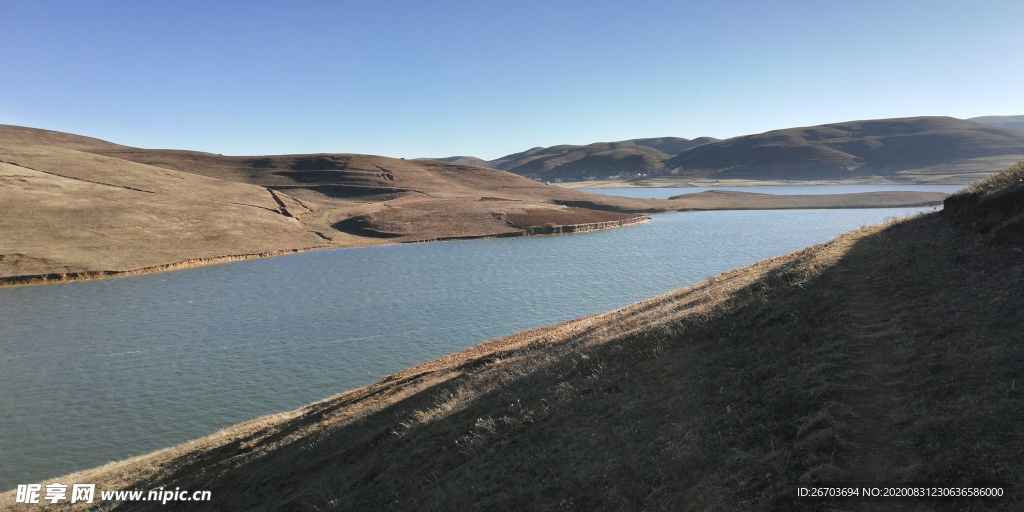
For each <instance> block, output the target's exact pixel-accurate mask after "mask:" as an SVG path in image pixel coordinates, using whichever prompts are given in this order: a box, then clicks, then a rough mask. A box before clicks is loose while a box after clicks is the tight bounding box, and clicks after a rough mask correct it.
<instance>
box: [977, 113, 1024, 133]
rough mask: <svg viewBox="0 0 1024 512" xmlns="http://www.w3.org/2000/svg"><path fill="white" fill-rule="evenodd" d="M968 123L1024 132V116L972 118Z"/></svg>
mask: <svg viewBox="0 0 1024 512" xmlns="http://www.w3.org/2000/svg"><path fill="white" fill-rule="evenodd" d="M968 121H971V122H973V123H979V124H984V125H988V126H995V127H996V128H1007V129H1010V130H1017V131H1019V132H1024V116H981V117H972V118H970V119H968Z"/></svg>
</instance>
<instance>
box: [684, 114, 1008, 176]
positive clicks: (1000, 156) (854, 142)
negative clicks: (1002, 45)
mask: <svg viewBox="0 0 1024 512" xmlns="http://www.w3.org/2000/svg"><path fill="white" fill-rule="evenodd" d="M1022 155H1024V133H1021V132H1017V131H1014V130H1006V129H1002V128H994V127H990V126H983V125H980V124H977V123H972V122H970V121H964V120H961V119H954V118H952V117H911V118H899V119H879V120H870V121H851V122H846V123H836V124H827V125H821V126H811V127H805V128H789V129H785V130H774V131H770V132H765V133H761V134H757V135H747V136H743V137H734V138H732V139H728V140H724V141H720V142H714V143H710V144H705V145H702V146H698V147H696V148H693V149H691V150H688V151H684V152H683V153H680V154H679V155H677V156H675V157H673V158H671V159H668V160H666V161H665V166H666V167H667V168H669V169H673V168H678V169H679V171H680V174H682V175H686V176H691V177H698V178H710V179H717V180H727V179H755V180H772V179H776V180H779V179H782V180H812V179H818V180H842V179H856V178H869V177H885V178H888V179H892V180H896V181H941V180H943V179H946V180H953V181H955V182H960V183H969V182H971V181H975V180H978V179H981V178H984V177H986V176H988V175H990V174H992V173H993V172H996V171H997V170H998V169H999V168H1003V169H1005V167H1006V166H1007V165H1009V163H1012V162H1015V161H1017V160H1020V159H1022V158H1024V157H1022ZM994 166H1002V167H994ZM958 180H959V181H958Z"/></svg>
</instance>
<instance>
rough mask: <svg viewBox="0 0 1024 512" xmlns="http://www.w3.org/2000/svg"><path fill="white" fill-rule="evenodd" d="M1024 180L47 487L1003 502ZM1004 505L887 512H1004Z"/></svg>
mask: <svg viewBox="0 0 1024 512" xmlns="http://www.w3.org/2000/svg"><path fill="white" fill-rule="evenodd" d="M1022 180H1024V167H1022V166H1017V167H1015V168H1014V169H1011V171H1009V172H1008V173H1006V174H1003V175H1001V176H1000V177H999V178H998V179H995V180H991V181H989V182H987V183H983V184H980V185H979V186H978V187H975V188H974V189H973V190H972V191H969V192H967V193H965V194H963V195H959V196H955V197H952V198H950V200H949V201H948V204H949V207H948V210H947V211H944V212H940V213H932V214H928V215H923V216H919V217H916V218H912V219H908V220H903V221H899V222H894V223H891V224H889V225H887V226H877V227H870V228H864V229H861V230H859V231H855V232H851V233H848V234H846V235H844V236H841V237H839V238H837V239H835V240H833V241H831V242H828V243H825V244H821V245H817V246H814V247H810V248H807V249H805V250H802V251H800V252H797V253H793V254H789V255H786V256H782V257H779V258H775V259H771V260H766V261H763V262H761V263H758V264H756V265H753V266H750V267H747V268H744V269H739V270H735V271H732V272H728V273H725V274H722V275H721V276H717V277H715V278H712V279H709V280H707V281H705V282H702V283H699V284H696V285H693V286H690V287H687V288H682V289H680V290H677V291H675V292H673V293H670V294H667V295H664V296H661V297H657V298H654V299H650V300H647V301H644V302H640V303H637V304H634V305H632V306H629V307H626V308H623V309H621V310H618V311H613V312H610V313H604V314H600V315H595V316H592V317H586V318H581V319H578V320H574V321H570V322H566V323H563V324H559V325H556V326H552V327H547V328H543V329H538V330H535V331H530V332H526V333H521V334H517V335H515V336H511V337H509V338H505V339H501V340H494V341H490V342H487V343H484V344H482V345H480V346H478V347H474V348H472V349H469V350H466V351H464V352H461V353H458V354H455V355H452V356H449V357H446V358H443V359H440V360H438V361H434V362H431V363H427V364H424V365H420V366H417V367H415V368H411V369H409V370H406V371H404V372H401V373H398V374H395V375H392V376H389V377H387V378H385V379H383V380H381V381H380V382H378V383H377V384H374V385H372V386H369V387H366V388H362V389H358V390H354V391H350V392H347V393H344V394H341V395H338V396H336V397H333V398H330V399H327V400H324V401H322V402H318V403H315V404H312V405H310V406H308V407H306V408H303V409H300V410H297V411H292V412H288V413H282V414H278V415H275V416H268V417H265V418H260V419H258V420H254V421H252V422H249V423H245V424H242V425H238V426H236V427H232V428H229V429H226V430H224V431H222V432H219V433H217V434H215V435H212V436H209V437H206V438H203V439H199V440H196V441H194V442H191V443H187V444H184V445H181V446H178V447H174V448H170V449H167V450H163V451H160V452H155V453H153V454H150V455H146V456H142V457H138V458H135V459H131V460H128V461H124V462H119V463H113V464H110V465H108V466H104V467H101V468H96V469H93V470H89V471H85V472H81V473H78V474H75V475H70V476H67V477H62V478H61V479H60V481H65V480H68V481H88V482H96V483H97V486H98V488H101V489H114V488H120V489H154V488H158V487H165V488H171V487H181V488H182V489H190V490H191V489H203V490H211V491H212V496H213V501H212V502H209V503H191V504H190V508H191V509H194V510H324V509H338V510H452V509H473V510H524V509H529V510H556V509H570V510H612V509H614V510H621V509H628V510H649V509H659V510H825V509H834V508H836V507H839V508H840V509H843V510H881V509H885V510H893V509H899V508H900V506H901V505H900V504H892V503H889V504H879V503H856V502H853V503H851V502H843V503H838V502H833V503H827V502H823V501H813V500H801V499H798V498H796V496H795V494H796V486H797V485H800V484H802V485H808V484H812V483H826V482H854V481H860V482H882V481H902V482H922V483H931V484H935V485H951V486H952V485H970V484H974V483H981V482H1004V483H1007V484H1011V485H1019V483H1020V481H1021V480H1022V479H1024V466H1022V465H1021V464H1020V462H1021V460H1024V436H1022V435H1021V427H1020V421H1019V419H1020V412H1019V411H1020V410H1021V409H1022V408H1024V387H1022V386H1021V383H1019V382H1016V381H1017V380H1020V379H1021V372H1022V370H1024V345H1022V344H1021V340H1022V339H1024V326H1022V324H1021V322H1020V321H1019V320H1020V313H1019V312H1020V311H1021V310H1022V309H1024V256H1022V254H1024V252H1022V251H1024V249H1022V247H1021V242H1020V240H1021V239H1020V238H1019V235H1020V233H1021V226H1022V225H1024V224H1022V221H1024V208H1022V205H1024V201H1021V200H1020V197H1018V196H1019V195H1020V192H1021V190H1024V189H1022V188H1021V183H1024V181H1022ZM1010 491H1011V492H1010V493H1009V495H1008V497H1006V498H1004V499H1002V500H999V501H992V502H972V503H967V502H965V501H964V500H958V501H950V502H942V501H929V502H924V503H907V504H903V505H904V506H903V509H906V510H968V509H969V510H975V509H978V510H980V509H984V510H1007V511H1009V510H1020V509H1021V508H1022V506H1024V501H1022V498H1021V497H1020V495H1019V494H1018V493H1015V492H1012V491H1013V489H1012V488H1011V489H1010ZM0 499H2V500H5V501H3V503H5V504H6V503H10V502H11V500H12V499H13V491H11V492H8V493H6V494H5V495H3V496H2V498H0ZM39 508H40V509H45V508H46V507H43V506H40V507H39ZM112 508H114V509H131V510H136V509H138V510H142V509H160V510H162V509H163V506H162V505H156V504H151V503H134V504H129V503H125V504H123V505H121V506H120V507H117V506H115V507H112Z"/></svg>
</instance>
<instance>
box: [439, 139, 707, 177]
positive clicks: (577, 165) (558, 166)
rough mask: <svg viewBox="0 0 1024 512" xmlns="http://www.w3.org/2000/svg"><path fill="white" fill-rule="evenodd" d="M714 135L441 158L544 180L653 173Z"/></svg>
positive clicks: (537, 148) (539, 148) (634, 140)
mask: <svg viewBox="0 0 1024 512" xmlns="http://www.w3.org/2000/svg"><path fill="white" fill-rule="evenodd" d="M717 140H718V139H714V138H711V137H699V138H696V139H693V140H690V139H683V138H680V137H660V138H650V139H632V140H625V141H620V142H598V143H594V144H588V145H585V146H574V145H561V146H552V147H549V148H542V147H536V148H533V149H528V150H526V151H523V152H520V153H514V154H511V155H506V156H503V157H501V158H497V159H495V160H490V161H485V160H481V159H479V158H475V157H465V156H454V157H447V158H438V159H435V160H440V161H444V162H458V163H473V164H475V165H482V166H486V167H490V168H492V169H499V170H502V171H508V172H511V173H515V174H518V175H520V176H526V177H529V178H533V179H539V180H542V181H549V182H551V181H555V180H559V181H560V180H563V179H569V180H580V179H586V178H588V177H591V176H593V177H600V179H606V178H608V177H609V176H616V177H618V176H619V175H621V176H622V177H624V178H625V177H628V176H630V175H634V174H638V173H645V174H647V173H654V172H658V171H661V170H663V169H664V168H665V166H664V164H663V163H662V162H663V161H664V160H666V159H668V158H670V157H671V156H673V155H677V154H679V153H681V152H683V151H686V150H687V149H690V148H692V147H696V146H699V145H701V144H707V143H709V142H714V141H717Z"/></svg>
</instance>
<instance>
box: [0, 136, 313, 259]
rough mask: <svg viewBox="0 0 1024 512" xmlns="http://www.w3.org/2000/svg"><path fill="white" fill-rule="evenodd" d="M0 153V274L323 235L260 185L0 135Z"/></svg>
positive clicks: (279, 245) (294, 244)
mask: <svg viewBox="0 0 1024 512" xmlns="http://www.w3.org/2000/svg"><path fill="white" fill-rule="evenodd" d="M0 162H3V163H0V203H2V204H3V213H0V232H2V233H3V236H2V237H0V277H14V276H22V275H25V276H31V275H39V274H52V273H57V274H65V273H81V272H119V271H129V270H134V269H139V268H144V267H155V266H160V265H169V264H173V263H179V262H183V261H186V260H191V259H197V258H214V257H222V256H237V255H251V254H257V253H266V252H273V251H286V250H299V249H306V248H310V247H315V246H318V245H323V243H324V241H323V240H322V239H320V238H318V237H317V236H315V235H313V234H312V233H310V232H309V231H308V230H307V229H305V228H304V227H303V226H302V225H301V224H300V223H299V222H298V221H297V220H296V219H295V218H293V217H290V216H288V215H285V214H283V213H282V211H281V209H280V207H279V205H278V203H277V202H276V201H275V200H274V198H273V196H272V195H271V193H270V192H269V191H268V190H267V189H265V188H263V187H258V186H254V185H247V184H242V183H234V182H228V181H222V180H216V179H210V178H206V177H204V176H199V175H195V174H190V173H182V172H176V171H170V170H166V169H159V168H154V167H150V166H146V165H140V164H136V163H133V162H126V161H124V160H119V159H114V158H109V157H103V156H99V155H95V154H91V153H85V152H81V151H76V150H72V149H63V148H59V147H53V146H37V145H30V144H12V143H10V142H9V141H8V140H4V141H3V143H2V144H0ZM285 200H287V199H285Z"/></svg>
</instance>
